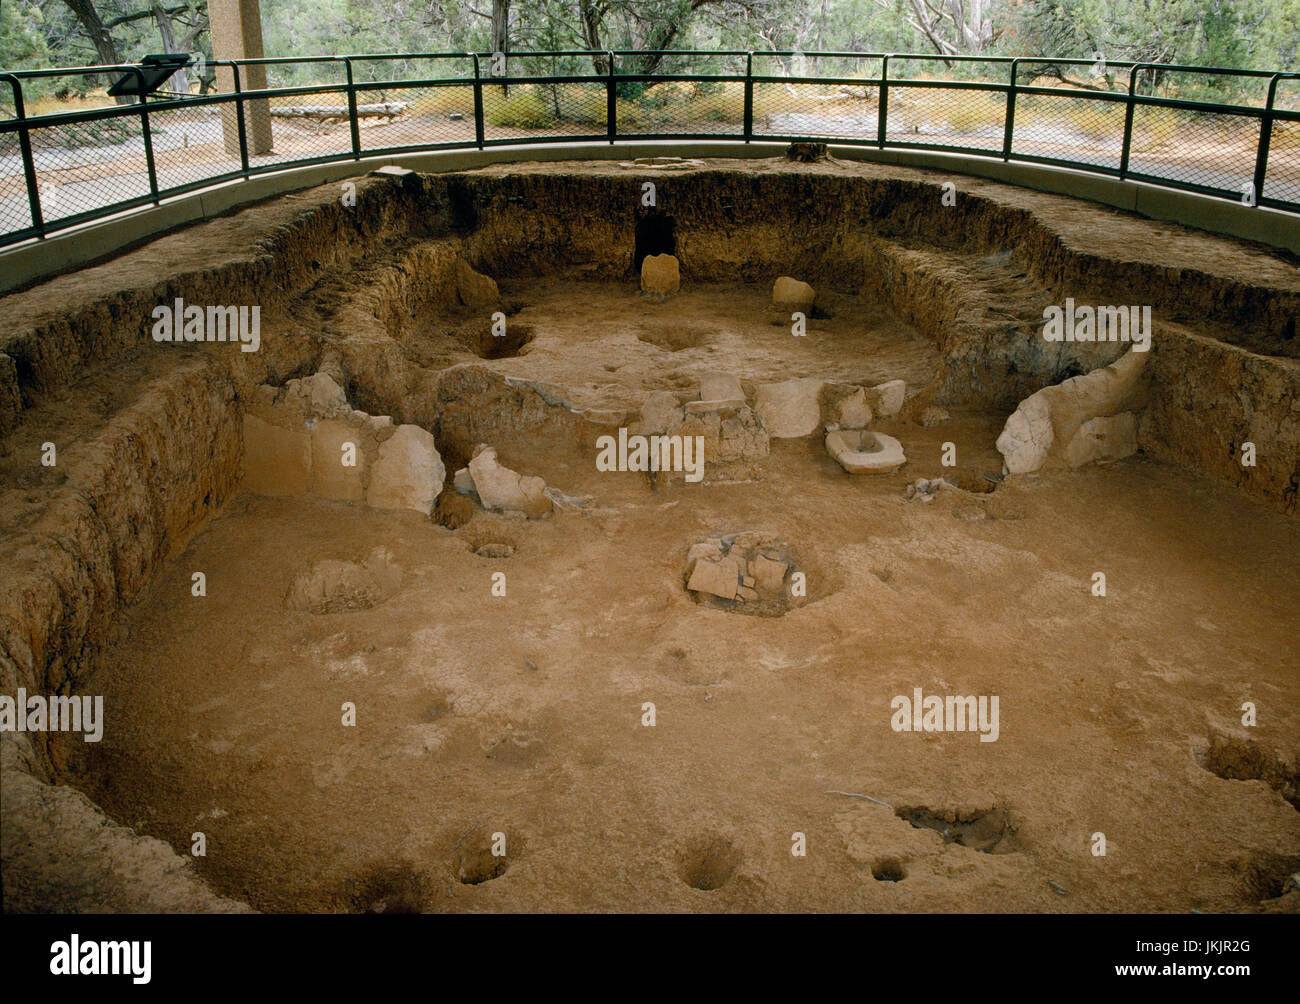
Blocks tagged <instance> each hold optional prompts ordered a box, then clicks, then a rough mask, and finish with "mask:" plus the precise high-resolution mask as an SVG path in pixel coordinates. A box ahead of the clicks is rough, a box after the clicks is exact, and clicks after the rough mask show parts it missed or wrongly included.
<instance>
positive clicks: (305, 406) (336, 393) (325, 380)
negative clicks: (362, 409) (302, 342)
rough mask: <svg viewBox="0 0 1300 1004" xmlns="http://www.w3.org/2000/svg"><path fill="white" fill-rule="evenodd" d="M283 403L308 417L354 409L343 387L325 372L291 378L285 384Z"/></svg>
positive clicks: (335, 413) (322, 416) (323, 415)
mask: <svg viewBox="0 0 1300 1004" xmlns="http://www.w3.org/2000/svg"><path fill="white" fill-rule="evenodd" d="M281 405H282V406H283V407H286V408H289V409H292V410H293V411H295V412H297V413H298V414H300V415H302V416H304V417H306V418H327V417H329V416H331V415H339V414H345V413H347V412H350V411H351V410H352V409H351V407H349V405H348V399H347V395H346V394H344V393H343V388H342V387H340V386H339V385H338V384H337V383H335V382H334V380H333V379H332V378H331V377H330V376H328V375H327V374H325V373H317V374H315V375H314V376H309V377H303V378H302V379H300V380H290V381H289V382H288V383H286V384H285V385H284V394H283V397H282V399H281Z"/></svg>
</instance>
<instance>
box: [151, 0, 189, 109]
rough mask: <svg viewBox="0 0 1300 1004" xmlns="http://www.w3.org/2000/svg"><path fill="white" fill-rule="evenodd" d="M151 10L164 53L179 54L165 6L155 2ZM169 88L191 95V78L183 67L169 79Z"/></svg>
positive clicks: (156, 0)
mask: <svg viewBox="0 0 1300 1004" xmlns="http://www.w3.org/2000/svg"><path fill="white" fill-rule="evenodd" d="M150 8H151V9H152V10H153V16H154V20H155V21H157V22H158V34H159V35H161V36H162V46H163V52H179V51H180V50H179V49H178V48H177V47H176V33H175V32H174V31H172V19H171V18H170V17H168V16H167V12H166V11H165V10H163V5H162V4H161V3H159V0H153V3H151V4H150ZM167 87H168V89H169V90H173V91H180V92H181V93H182V94H189V93H190V77H189V74H187V73H186V72H185V68H184V67H181V68H180V69H179V70H177V71H176V72H175V73H173V74H172V75H171V77H169V78H168V80H167Z"/></svg>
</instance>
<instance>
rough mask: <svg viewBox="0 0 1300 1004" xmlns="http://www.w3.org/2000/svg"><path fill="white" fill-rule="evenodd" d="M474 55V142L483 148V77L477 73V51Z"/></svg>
mask: <svg viewBox="0 0 1300 1004" xmlns="http://www.w3.org/2000/svg"><path fill="white" fill-rule="evenodd" d="M471 55H472V56H473V57H474V142H476V143H477V144H478V148H479V149H480V150H482V149H483V78H482V77H481V76H480V75H479V69H478V53H477V52H474V53H471Z"/></svg>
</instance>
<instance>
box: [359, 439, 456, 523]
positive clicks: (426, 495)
mask: <svg viewBox="0 0 1300 1004" xmlns="http://www.w3.org/2000/svg"><path fill="white" fill-rule="evenodd" d="M446 476H447V468H446V467H445V466H444V465H443V463H442V457H440V456H439V455H438V448H437V446H436V445H434V441H433V434H432V433H430V432H429V431H428V430H427V429H422V428H420V427H419V426H418V425H399V426H398V427H397V430H396V431H395V432H394V433H393V434H392V435H391V436H389V437H388V438H387V439H386V440H384V441H383V442H382V443H380V444H379V456H378V458H377V459H376V460H375V462H374V464H373V465H372V467H371V468H370V487H369V488H368V489H367V490H366V504H367V505H370V506H372V507H373V508H375V509H414V510H415V511H416V512H422V513H424V514H425V515H426V516H427V515H429V513H430V512H432V511H433V503H434V500H435V499H437V497H438V493H439V492H441V491H442V482H443V480H444V479H445V478H446Z"/></svg>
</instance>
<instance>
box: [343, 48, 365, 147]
mask: <svg viewBox="0 0 1300 1004" xmlns="http://www.w3.org/2000/svg"><path fill="white" fill-rule="evenodd" d="M343 68H344V69H345V70H346V71H347V78H348V128H349V129H350V130H351V132H352V159H353V160H360V159H361V124H360V123H359V122H358V121H357V90H356V84H355V82H354V81H353V79H352V60H350V59H348V58H347V57H346V56H345V57H344V58H343Z"/></svg>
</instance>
